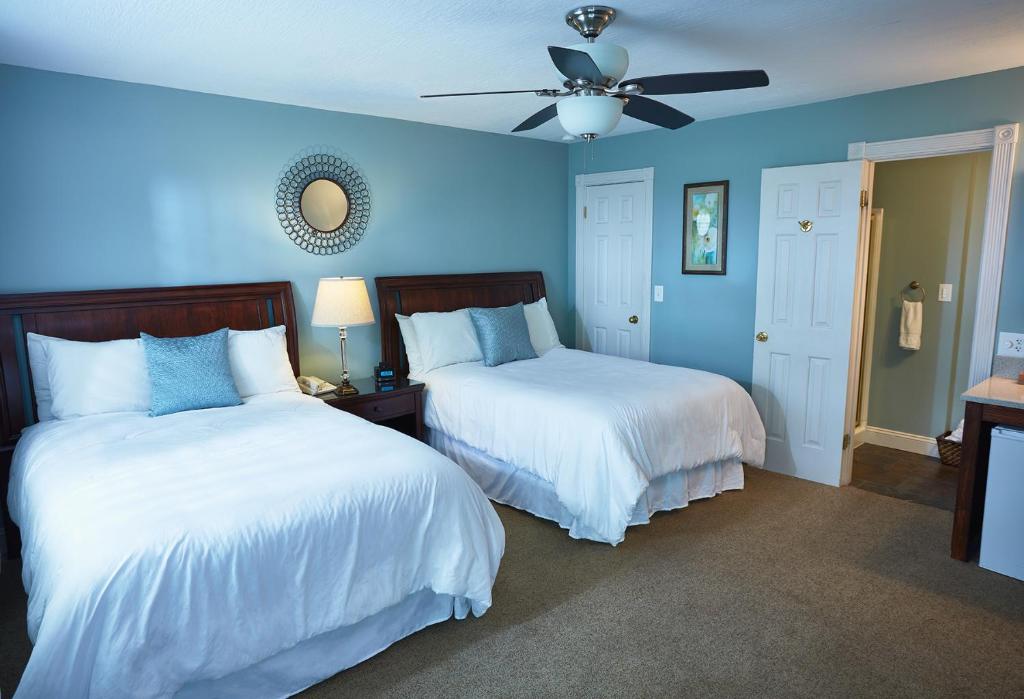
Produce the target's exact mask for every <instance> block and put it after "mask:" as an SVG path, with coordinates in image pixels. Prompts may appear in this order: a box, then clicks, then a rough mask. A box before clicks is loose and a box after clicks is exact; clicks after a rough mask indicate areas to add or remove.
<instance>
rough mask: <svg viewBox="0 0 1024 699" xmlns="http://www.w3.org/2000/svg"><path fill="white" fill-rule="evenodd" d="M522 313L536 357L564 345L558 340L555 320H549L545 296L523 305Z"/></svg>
mask: <svg viewBox="0 0 1024 699" xmlns="http://www.w3.org/2000/svg"><path fill="white" fill-rule="evenodd" d="M523 313H524V314H526V326H527V328H529V330H530V344H531V345H533V351H534V352H536V353H537V356H538V357H539V356H541V355H543V354H544V353H545V352H547V351H548V350H551V349H554V348H555V347H564V345H563V344H562V343H561V342H559V341H558V331H557V330H555V321H553V320H551V313H550V312H548V300H547V299H546V298H542V299H541V300H540V301H535V302H534V303H528V304H526V305H524V306H523Z"/></svg>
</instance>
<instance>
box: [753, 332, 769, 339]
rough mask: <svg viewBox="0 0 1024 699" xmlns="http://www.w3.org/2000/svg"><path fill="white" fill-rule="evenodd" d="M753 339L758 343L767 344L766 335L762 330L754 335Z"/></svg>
mask: <svg viewBox="0 0 1024 699" xmlns="http://www.w3.org/2000/svg"><path fill="white" fill-rule="evenodd" d="M754 339H755V340H757V341H758V342H768V333H766V332H765V331H764V330H762V331H761V332H759V333H758V334H757V335H754Z"/></svg>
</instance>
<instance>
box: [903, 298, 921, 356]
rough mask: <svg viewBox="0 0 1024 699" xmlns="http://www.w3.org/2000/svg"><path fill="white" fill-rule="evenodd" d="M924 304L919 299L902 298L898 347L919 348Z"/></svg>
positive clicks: (906, 348)
mask: <svg viewBox="0 0 1024 699" xmlns="http://www.w3.org/2000/svg"><path fill="white" fill-rule="evenodd" d="M923 314H924V306H923V304H922V303H921V302H920V301H907V300H906V299H904V300H903V315H902V316H901V317H900V349H905V350H919V349H921V316H922V315H923Z"/></svg>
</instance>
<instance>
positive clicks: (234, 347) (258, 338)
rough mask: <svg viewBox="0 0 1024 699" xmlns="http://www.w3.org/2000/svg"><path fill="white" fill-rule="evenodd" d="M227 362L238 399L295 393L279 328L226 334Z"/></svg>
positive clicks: (291, 373) (285, 347)
mask: <svg viewBox="0 0 1024 699" xmlns="http://www.w3.org/2000/svg"><path fill="white" fill-rule="evenodd" d="M228 361H230V362H231V375H232V376H233V377H234V379H235V387H237V388H238V395H240V396H241V397H242V398H248V397H249V396H256V395H260V394H262V393H283V392H285V391H291V392H297V391H298V390H299V384H298V383H297V382H296V381H295V374H294V372H293V371H292V365H291V362H289V361H288V341H287V339H286V337H285V327H284V326H283V325H277V326H275V327H273V328H265V329H263V330H229V331H228Z"/></svg>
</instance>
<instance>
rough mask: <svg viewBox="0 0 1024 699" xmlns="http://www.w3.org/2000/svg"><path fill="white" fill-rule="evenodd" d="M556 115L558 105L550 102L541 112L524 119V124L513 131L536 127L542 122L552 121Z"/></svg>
mask: <svg viewBox="0 0 1024 699" xmlns="http://www.w3.org/2000/svg"><path fill="white" fill-rule="evenodd" d="M556 116H558V105H557V104H549V105H548V106H546V107H544V109H542V110H540V111H539V112H537V113H536V114H534V115H533V116H531V117H530V118H529V119H527V120H526V121H524V122H523V123H522V124H520V125H519V126H517V127H515V128H514V129H512V133H516V132H517V131H529V130H530V129H535V128H537V127H538V126H540V125H541V124H543V123H546V122H548V121H551V120H552V119H554V118H555V117H556Z"/></svg>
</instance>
